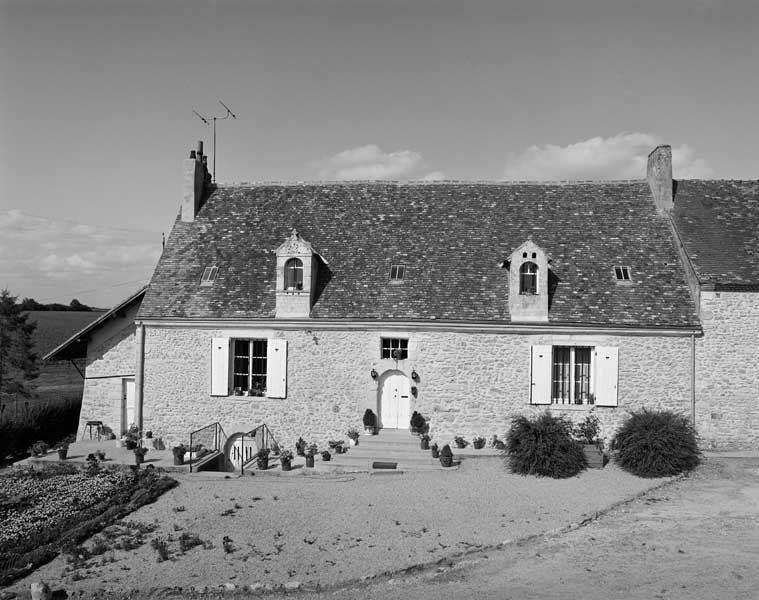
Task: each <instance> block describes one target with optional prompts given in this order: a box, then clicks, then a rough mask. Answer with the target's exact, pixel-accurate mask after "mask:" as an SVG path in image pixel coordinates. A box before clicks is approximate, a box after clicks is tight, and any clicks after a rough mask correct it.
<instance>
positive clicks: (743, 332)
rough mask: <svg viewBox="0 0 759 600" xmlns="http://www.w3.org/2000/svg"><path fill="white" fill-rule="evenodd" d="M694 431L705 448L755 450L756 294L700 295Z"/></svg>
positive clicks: (758, 390) (758, 377)
mask: <svg viewBox="0 0 759 600" xmlns="http://www.w3.org/2000/svg"><path fill="white" fill-rule="evenodd" d="M701 321H702V323H703V328H704V336H703V338H699V339H698V340H697V343H696V427H697V430H698V432H699V435H700V436H701V438H702V440H703V441H704V444H705V445H706V446H707V447H718V448H725V449H730V448H734V449H737V448H759V358H757V352H756V342H757V336H759V293H750V292H708V291H702V292H701Z"/></svg>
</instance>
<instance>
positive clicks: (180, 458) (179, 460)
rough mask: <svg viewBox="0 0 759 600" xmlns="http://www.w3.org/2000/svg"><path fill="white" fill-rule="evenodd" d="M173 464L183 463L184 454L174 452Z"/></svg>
mask: <svg viewBox="0 0 759 600" xmlns="http://www.w3.org/2000/svg"><path fill="white" fill-rule="evenodd" d="M174 464H175V465H183V464H184V454H175V455H174Z"/></svg>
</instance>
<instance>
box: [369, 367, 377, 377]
mask: <svg viewBox="0 0 759 600" xmlns="http://www.w3.org/2000/svg"><path fill="white" fill-rule="evenodd" d="M370 375H371V376H372V379H377V377H378V375H377V371H375V370H374V369H372V372H371V373H370Z"/></svg>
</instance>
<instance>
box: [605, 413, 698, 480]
mask: <svg viewBox="0 0 759 600" xmlns="http://www.w3.org/2000/svg"><path fill="white" fill-rule="evenodd" d="M612 448H614V449H615V450H616V451H617V453H616V457H615V460H616V462H617V464H619V466H620V467H622V468H623V469H625V470H626V471H629V472H630V473H632V474H633V475H637V476H638V477H668V476H671V475H679V474H680V473H684V472H686V471H690V470H691V469H693V468H695V467H696V466H697V465H698V463H699V461H700V453H699V450H698V443H697V442H696V431H695V430H694V428H693V425H692V424H691V422H690V420H689V419H688V418H687V417H684V416H683V415H679V414H676V413H674V412H671V411H652V410H646V409H644V410H641V411H640V412H634V413H632V414H631V415H630V418H629V419H628V420H627V421H625V423H624V424H623V425H622V427H620V429H619V431H617V433H616V435H615V436H614V438H613V440H612Z"/></svg>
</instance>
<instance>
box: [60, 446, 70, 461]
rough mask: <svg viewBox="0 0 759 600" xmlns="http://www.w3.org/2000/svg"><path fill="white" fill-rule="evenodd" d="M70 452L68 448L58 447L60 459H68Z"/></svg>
mask: <svg viewBox="0 0 759 600" xmlns="http://www.w3.org/2000/svg"><path fill="white" fill-rule="evenodd" d="M68 453H69V449H68V448H58V459H59V460H66V456H68Z"/></svg>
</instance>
